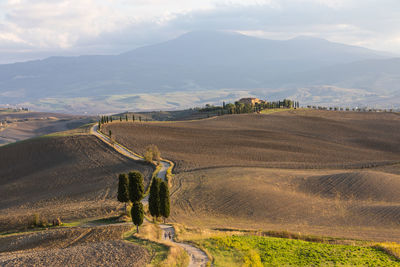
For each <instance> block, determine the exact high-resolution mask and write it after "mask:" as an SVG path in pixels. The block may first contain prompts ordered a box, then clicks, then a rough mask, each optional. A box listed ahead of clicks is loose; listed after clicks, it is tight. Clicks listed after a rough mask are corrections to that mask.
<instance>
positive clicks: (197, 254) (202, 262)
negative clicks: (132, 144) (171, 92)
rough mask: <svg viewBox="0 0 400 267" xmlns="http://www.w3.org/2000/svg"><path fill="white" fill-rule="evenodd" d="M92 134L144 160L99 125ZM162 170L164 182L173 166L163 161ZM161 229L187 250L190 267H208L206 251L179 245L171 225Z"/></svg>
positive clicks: (167, 238)
mask: <svg viewBox="0 0 400 267" xmlns="http://www.w3.org/2000/svg"><path fill="white" fill-rule="evenodd" d="M90 132H91V134H93V135H95V136H97V137H98V138H99V139H100V140H102V141H103V142H105V143H106V144H108V145H110V146H112V147H113V148H114V149H115V150H116V151H118V152H119V153H121V154H122V155H124V156H126V157H129V158H132V159H134V160H144V159H143V157H142V156H140V155H138V154H136V153H135V152H133V151H131V150H129V149H127V148H126V147H124V146H122V145H120V144H118V143H116V142H114V141H112V140H111V139H110V138H109V137H108V136H106V135H104V134H102V133H100V132H99V131H98V125H97V124H95V125H93V127H92V128H91V129H90ZM160 164H161V169H160V171H159V172H158V174H157V177H158V178H161V179H163V180H165V179H166V174H167V170H168V169H169V168H170V167H171V164H170V163H169V162H167V161H164V160H161V161H160ZM146 201H148V200H147V199H144V202H145V203H146ZM160 228H161V230H162V238H163V239H164V240H167V241H169V242H172V243H174V244H176V245H178V246H180V247H182V248H183V249H185V250H186V252H187V253H188V254H189V258H190V261H189V267H195V266H200V267H203V266H206V265H207V262H208V261H209V259H208V257H207V254H206V253H204V251H202V250H200V249H198V248H196V247H194V246H192V245H190V244H186V243H179V242H175V241H174V236H175V229H174V227H172V226H171V225H166V224H161V225H160Z"/></svg>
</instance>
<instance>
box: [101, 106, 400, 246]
mask: <svg viewBox="0 0 400 267" xmlns="http://www.w3.org/2000/svg"><path fill="white" fill-rule="evenodd" d="M102 129H103V131H104V132H108V130H112V133H113V135H114V137H115V138H116V141H117V142H119V143H121V144H123V145H125V146H127V147H128V148H131V149H133V150H134V151H137V152H140V153H144V151H145V148H146V147H147V146H148V145H150V144H155V145H157V146H158V147H159V149H160V151H161V154H162V156H163V157H164V158H167V159H171V160H173V161H174V162H175V163H176V168H175V169H174V172H175V176H174V179H173V180H172V181H173V182H172V183H173V187H172V189H171V192H172V208H171V212H172V216H171V220H172V221H176V222H179V223H184V224H187V225H189V226H195V227H197V226H201V227H215V228H226V227H228V228H229V227H232V228H240V229H266V230H289V231H295V232H302V233H308V234H317V235H332V236H337V237H348V238H361V239H373V240H391V241H399V240H400V230H399V229H400V227H399V226H400V225H399V224H400V198H399V196H398V195H399V194H398V192H400V164H399V163H400V116H399V115H398V114H395V113H355V112H333V111H315V110H292V111H285V112H279V113H274V114H270V115H261V114H244V115H225V116H222V117H217V118H212V119H205V120H200V121H190V122H168V123H161V122H160V123H156V122H152V123H132V122H122V123H120V122H114V123H111V124H107V125H104V126H103V128H102Z"/></svg>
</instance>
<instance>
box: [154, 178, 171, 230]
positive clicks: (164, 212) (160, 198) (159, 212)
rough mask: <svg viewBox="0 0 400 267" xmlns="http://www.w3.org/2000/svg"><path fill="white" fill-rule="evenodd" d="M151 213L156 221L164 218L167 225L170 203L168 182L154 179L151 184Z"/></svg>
mask: <svg viewBox="0 0 400 267" xmlns="http://www.w3.org/2000/svg"><path fill="white" fill-rule="evenodd" d="M149 211H150V214H151V216H153V218H154V220H156V219H157V218H158V217H161V216H162V217H163V218H164V223H165V219H166V218H168V217H169V213H170V201H169V190H168V184H167V182H166V181H162V180H161V179H160V178H154V179H153V182H152V183H151V186H150V195H149Z"/></svg>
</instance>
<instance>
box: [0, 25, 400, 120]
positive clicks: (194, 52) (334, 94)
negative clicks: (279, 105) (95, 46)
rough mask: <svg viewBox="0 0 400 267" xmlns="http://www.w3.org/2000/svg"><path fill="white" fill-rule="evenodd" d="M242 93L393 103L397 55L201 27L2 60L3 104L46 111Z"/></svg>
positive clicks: (167, 105) (171, 103) (169, 103)
mask: <svg viewBox="0 0 400 267" xmlns="http://www.w3.org/2000/svg"><path fill="white" fill-rule="evenodd" d="M242 96H256V97H261V98H263V99H265V98H266V99H277V98H283V97H289V98H293V99H296V100H299V101H300V102H301V103H302V104H304V105H305V104H313V105H338V104H341V105H344V106H372V107H382V108H391V107H392V106H394V105H396V103H400V58H397V57H396V56H395V55H392V54H389V53H385V52H380V51H374V50H370V49H366V48H362V47H356V46H349V45H344V44H339V43H333V42H329V41H327V40H323V39H318V38H311V37H305V36H301V37H297V38H294V39H290V40H267V39H260V38H255V37H250V36H246V35H242V34H238V33H231V32H217V31H216V32H213V31H204V32H203V31H197V32H189V33H187V34H184V35H182V36H180V37H178V38H176V39H173V40H170V41H167V42H163V43H160V44H155V45H150V46H146V47H142V48H138V49H135V50H132V51H128V52H126V53H122V54H119V55H111V56H110V55H108V56H103V55H98V56H79V57H50V58H46V59H43V60H34V61H28V62H21V63H13V64H4V65H0V105H6V104H9V105H23V106H25V107H29V108H32V109H36V110H40V111H62V112H70V113H83V112H89V113H108V112H115V111H125V110H148V109H179V108H185V107H192V106H199V105H204V104H205V103H211V104H215V103H219V102H221V101H223V100H224V101H234V100H236V98H238V97H242Z"/></svg>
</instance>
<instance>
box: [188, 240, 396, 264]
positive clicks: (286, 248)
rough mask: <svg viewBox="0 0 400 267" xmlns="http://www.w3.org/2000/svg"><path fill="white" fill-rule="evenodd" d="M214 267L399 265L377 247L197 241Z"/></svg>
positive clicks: (281, 241) (312, 243)
mask: <svg viewBox="0 0 400 267" xmlns="http://www.w3.org/2000/svg"><path fill="white" fill-rule="evenodd" d="M196 243H198V244H199V245H201V246H203V247H204V248H206V249H207V250H208V252H210V253H211V255H212V256H213V258H214V265H215V266H288V265H292V266H400V261H399V260H397V259H396V258H395V257H394V256H391V255H389V254H387V253H385V252H384V251H383V250H382V249H379V248H378V247H363V246H350V245H332V244H322V243H314V242H307V241H303V240H293V239H285V238H275V237H263V236H251V235H244V236H236V235H233V236H224V237H213V238H209V239H203V240H198V241H196Z"/></svg>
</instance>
